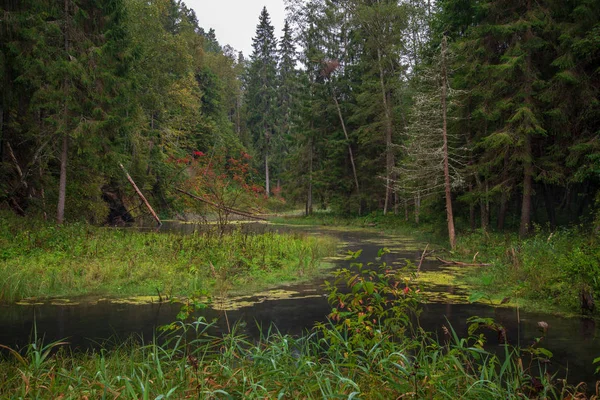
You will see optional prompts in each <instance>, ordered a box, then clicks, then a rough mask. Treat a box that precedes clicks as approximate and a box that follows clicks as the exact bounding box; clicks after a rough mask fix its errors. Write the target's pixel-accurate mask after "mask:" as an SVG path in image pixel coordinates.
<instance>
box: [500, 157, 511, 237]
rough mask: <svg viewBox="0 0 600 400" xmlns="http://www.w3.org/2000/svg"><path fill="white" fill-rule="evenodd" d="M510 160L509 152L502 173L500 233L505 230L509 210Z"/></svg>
mask: <svg viewBox="0 0 600 400" xmlns="http://www.w3.org/2000/svg"><path fill="white" fill-rule="evenodd" d="M509 162H510V158H509V155H508V150H507V151H506V153H505V154H504V170H503V171H502V195H501V196H500V210H498V225H497V228H498V230H499V231H501V230H503V229H504V222H505V221H506V211H507V210H508V188H506V184H507V182H508V166H509Z"/></svg>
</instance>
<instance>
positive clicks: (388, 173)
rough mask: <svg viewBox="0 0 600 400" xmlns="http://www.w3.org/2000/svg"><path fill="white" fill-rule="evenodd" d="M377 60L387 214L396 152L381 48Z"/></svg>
mask: <svg viewBox="0 0 600 400" xmlns="http://www.w3.org/2000/svg"><path fill="white" fill-rule="evenodd" d="M377 61H378V62H379V83H380V85H381V97H382V100H383V110H384V113H385V204H384V206H383V215H386V214H387V212H388V208H389V207H390V201H391V197H392V173H393V169H394V152H393V148H392V133H393V127H392V113H391V110H390V107H389V101H388V98H387V97H388V95H387V93H386V90H385V84H384V81H383V65H382V64H381V50H380V49H379V48H378V49H377Z"/></svg>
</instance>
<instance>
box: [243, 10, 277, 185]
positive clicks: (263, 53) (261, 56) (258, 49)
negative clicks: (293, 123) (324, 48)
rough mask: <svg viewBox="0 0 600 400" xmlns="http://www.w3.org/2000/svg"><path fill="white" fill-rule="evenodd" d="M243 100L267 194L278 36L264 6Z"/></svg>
mask: <svg viewBox="0 0 600 400" xmlns="http://www.w3.org/2000/svg"><path fill="white" fill-rule="evenodd" d="M246 101H247V109H248V125H249V128H250V131H251V133H252V136H253V141H254V145H255V146H256V148H257V150H258V151H259V153H260V155H261V158H262V160H263V162H264V163H263V168H264V169H263V172H264V175H265V190H266V194H267V196H269V195H270V192H271V182H270V176H269V172H270V166H269V162H270V157H271V154H272V151H273V142H274V141H275V138H274V136H275V135H276V134H277V128H276V126H277V39H276V38H275V34H274V28H273V25H271V18H270V16H269V12H268V11H267V8H266V7H264V8H263V9H262V12H261V13H260V16H259V19H258V25H257V27H256V35H255V36H254V38H253V39H252V55H251V56H250V66H249V70H248V78H247V95H246Z"/></svg>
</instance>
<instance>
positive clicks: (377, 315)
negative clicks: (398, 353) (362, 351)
mask: <svg viewBox="0 0 600 400" xmlns="http://www.w3.org/2000/svg"><path fill="white" fill-rule="evenodd" d="M387 252H389V250H387V249H382V250H380V251H379V254H378V257H381V256H382V255H384V254H385V253H387ZM360 253H361V251H358V252H350V253H349V259H356V258H357V257H358V256H359V255H360ZM351 268H352V270H349V269H341V270H338V271H336V272H335V273H334V276H335V277H336V279H335V281H334V282H333V283H332V282H329V281H326V282H325V289H326V290H327V291H328V292H329V296H328V300H329V303H330V304H331V305H332V306H333V307H334V308H333V310H332V312H331V314H330V315H329V318H330V319H331V320H332V321H333V322H335V323H336V324H335V328H336V330H337V331H338V333H340V331H344V332H345V334H346V335H347V336H345V340H347V341H348V343H351V344H354V345H356V344H358V343H360V344H361V345H363V346H367V347H368V346H371V345H375V344H376V343H378V342H380V341H382V340H394V339H398V338H402V337H403V336H404V335H405V330H406V329H407V328H408V327H409V326H410V318H411V317H414V316H418V307H417V305H418V299H417V298H418V293H419V290H418V289H416V290H415V288H411V287H410V286H409V281H410V280H411V277H410V276H407V275H408V274H409V272H408V271H406V270H402V269H396V268H391V267H390V266H388V265H387V263H386V262H380V263H379V265H375V264H374V263H368V264H367V265H363V264H362V263H352V264H351ZM354 269H356V271H354ZM403 275H404V276H403ZM341 283H344V284H345V285H341ZM344 286H345V287H346V288H347V289H349V292H346V291H345V287H344ZM321 327H323V326H322V325H321ZM325 332H326V333H328V330H325ZM326 337H327V336H326ZM335 338H336V336H334V337H332V338H331V340H333V341H334V343H335Z"/></svg>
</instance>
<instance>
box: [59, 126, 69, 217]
mask: <svg viewBox="0 0 600 400" xmlns="http://www.w3.org/2000/svg"><path fill="white" fill-rule="evenodd" d="M68 153H69V136H68V135H67V133H66V132H64V133H63V140H62V150H61V152H60V179H59V184H58V206H57V208H56V222H57V223H58V224H62V223H63V222H64V220H65V200H66V197H67V196H66V194H67V159H68Z"/></svg>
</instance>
